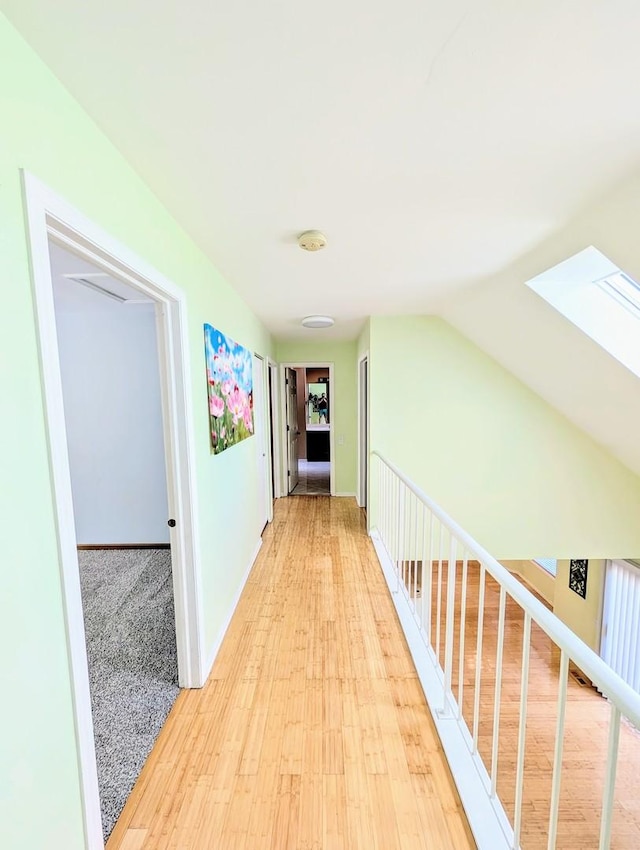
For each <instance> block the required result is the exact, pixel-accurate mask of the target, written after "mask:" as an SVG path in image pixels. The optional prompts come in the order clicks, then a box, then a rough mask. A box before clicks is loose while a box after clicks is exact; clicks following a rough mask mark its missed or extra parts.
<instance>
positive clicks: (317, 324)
mask: <svg viewBox="0 0 640 850" xmlns="http://www.w3.org/2000/svg"><path fill="white" fill-rule="evenodd" d="M302 324H303V326H304V327H305V328H330V327H331V326H332V325H333V324H334V320H333V319H332V318H331V316H305V318H304V319H303V320H302Z"/></svg>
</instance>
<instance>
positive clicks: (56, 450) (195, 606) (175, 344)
mask: <svg viewBox="0 0 640 850" xmlns="http://www.w3.org/2000/svg"><path fill="white" fill-rule="evenodd" d="M23 185H24V195H25V204H26V211H27V227H28V239H29V249H30V256H31V265H32V279H33V291H34V302H35V306H36V318H37V330H38V339H39V348H40V367H41V374H42V389H43V398H44V403H45V415H46V425H47V436H48V442H49V456H50V467H51V482H52V498H53V504H54V510H55V515H56V525H57V536H58V550H59V553H60V571H61V588H62V595H63V600H64V607H65V626H66V631H67V644H68V651H69V665H70V674H71V686H72V697H73V707H74V716H75V731H76V741H77V748H78V761H79V772H80V783H81V795H82V809H83V817H84V823H85V834H86V846H87V847H88V848H89V850H97V849H98V848H102V847H103V846H104V841H103V831H102V816H101V810H100V794H99V786H98V771H97V766H96V745H95V741H96V739H95V731H96V730H95V729H94V723H93V718H92V711H91V691H90V683H89V666H88V659H87V645H86V641H85V625H84V617H83V604H82V593H81V584H80V571H79V559H78V550H77V543H78V539H77V537H76V515H75V511H74V501H73V490H72V481H71V472H70V459H69V449H68V445H67V438H66V420H65V408H64V403H63V386H62V377H61V361H60V350H59V344H58V334H57V326H56V313H55V304H54V290H53V281H52V273H51V265H50V252H49V244H50V242H53V243H55V244H56V245H57V246H58V247H61V248H64V249H66V250H68V251H69V252H70V253H71V254H72V255H74V256H75V257H77V258H80V259H82V260H85V261H87V262H89V263H91V264H92V265H93V266H95V268H96V269H97V271H96V274H106V275H108V276H110V277H113V278H114V279H117V280H118V281H120V282H122V283H124V284H126V285H127V286H130V287H132V288H133V289H134V290H135V291H136V293H137V294H138V295H139V296H140V298H141V299H142V300H144V299H145V298H146V299H149V300H150V302H151V304H152V307H153V311H154V322H155V328H156V333H157V344H158V345H157V363H158V366H159V383H160V396H161V398H160V404H161V416H162V423H163V428H162V444H163V457H164V463H165V493H166V507H167V510H166V511H165V522H167V520H169V522H168V524H167V525H166V528H167V531H168V539H169V545H170V547H171V549H170V551H171V570H170V573H171V579H170V582H169V583H170V584H171V588H172V595H173V600H174V605H175V617H174V633H175V644H176V658H177V678H178V683H179V685H180V686H181V687H201V686H202V684H204V680H205V677H206V672H207V671H206V669H205V662H204V652H203V639H202V627H201V624H202V610H201V609H202V598H201V590H200V577H199V569H198V563H197V554H196V553H197V551H198V547H197V539H198V535H197V523H196V505H195V481H194V478H193V475H194V472H193V471H194V469H195V464H194V458H195V452H194V449H193V445H192V431H193V429H192V424H191V409H192V404H191V390H190V386H191V382H190V379H189V374H188V361H187V359H186V351H187V350H188V346H187V341H186V316H185V299H184V295H183V294H182V292H181V291H180V290H178V289H177V288H176V287H174V286H173V285H172V284H171V283H170V281H168V280H166V279H165V278H163V277H162V276H161V275H160V274H159V273H158V272H157V271H156V270H155V269H153V268H152V267H150V266H148V265H147V264H146V263H145V262H144V261H143V260H141V259H140V258H138V257H137V256H136V255H135V254H133V253H132V252H130V251H129V250H128V249H126V248H125V247H124V246H122V245H121V244H120V243H118V242H117V241H116V240H114V239H113V238H112V237H111V236H110V235H109V234H107V233H105V232H104V231H103V230H101V229H100V228H99V227H97V226H96V225H95V224H93V223H92V222H90V221H89V220H88V219H86V218H85V217H84V216H83V215H82V214H81V213H79V212H78V211H77V210H74V209H73V208H72V207H70V206H69V205H68V204H67V203H66V202H65V201H64V200H63V199H62V198H60V197H59V196H57V195H56V194H55V193H53V192H52V191H51V190H49V189H48V188H47V187H46V186H43V184H41V183H40V182H39V181H37V180H36V179H35V178H33V177H32V176H31V175H29V174H26V173H24V174H23ZM88 280H89V282H90V283H91V282H92V283H94V284H97V286H98V287H99V286H100V284H99V283H97V280H96V279H94V280H93V281H91V279H88ZM88 289H91V287H88ZM100 297H102V295H101V296H100ZM132 300H135V299H132ZM99 401H100V395H99V389H98V391H97V392H96V393H94V394H93V396H92V398H91V399H90V400H89V402H90V403H94V404H99ZM144 542H146V541H144ZM150 542H152V543H154V544H155V543H157V542H159V541H155V540H152V541H150Z"/></svg>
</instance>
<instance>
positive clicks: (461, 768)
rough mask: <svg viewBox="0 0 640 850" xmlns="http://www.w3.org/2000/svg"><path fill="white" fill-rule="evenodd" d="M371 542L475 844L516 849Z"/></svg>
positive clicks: (380, 550) (376, 541)
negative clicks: (444, 704) (444, 710)
mask: <svg viewBox="0 0 640 850" xmlns="http://www.w3.org/2000/svg"><path fill="white" fill-rule="evenodd" d="M371 540H372V542H373V545H374V548H375V550H376V554H377V556H378V561H379V562H380V566H381V568H382V572H383V575H384V577H385V580H386V582H387V586H388V588H389V593H390V596H391V599H392V600H393V604H394V605H395V608H396V611H397V613H398V619H399V620H400V624H401V626H402V630H403V632H404V635H405V637H406V639H407V645H408V646H409V651H410V652H411V657H412V658H413V663H414V664H415V667H416V672H417V674H418V678H419V679H420V684H421V685H422V690H423V692H424V695H425V698H426V700H427V704H428V706H429V710H430V711H431V716H432V717H433V722H434V724H435V727H436V729H437V731H438V735H439V737H440V741H441V743H442V749H443V750H444V752H445V755H446V757H447V761H448V763H449V767H450V769H451V775H452V776H453V778H454V780H455V783H456V786H457V788H458V793H459V794H460V799H461V801H462V804H463V806H464V810H465V814H466V816H467V820H468V821H469V826H470V827H471V831H472V832H473V837H474V839H475V841H476V844H477V845H478V847H479V848H491V850H511V848H512V844H511V843H510V842H509V840H508V838H507V836H508V835H509V834H510V833H511V835H513V830H512V829H511V826H510V825H509V820H508V818H507V816H506V813H505V811H504V809H503V807H502V804H501V803H500V800H499V798H498V797H497V796H495V797H493V798H490V797H489V796H488V794H487V792H486V786H487V785H488V784H489V783H490V780H489V777H488V775H487V772H486V769H485V767H484V764H483V763H482V760H481V759H480V756H479V755H476V756H474V755H473V754H472V753H471V751H470V748H469V745H468V742H467V741H465V738H464V734H463V732H462V729H461V727H460V725H459V723H458V720H457V715H456V714H455V713H454V712H451V711H450V712H446V713H445V712H443V710H442V705H443V693H444V691H443V681H442V676H441V674H439V671H438V666H437V659H436V658H435V655H434V653H433V650H431V649H429V651H428V652H425V642H424V639H423V638H422V636H421V634H420V627H419V626H418V624H417V622H416V620H415V617H414V616H413V611H412V609H411V606H410V603H409V600H408V598H407V596H406V595H405V594H404V593H402V592H401V591H399V590H398V589H397V588H398V579H397V575H396V571H395V569H394V566H393V563H392V561H391V559H390V558H389V555H388V553H387V550H386V548H385V546H384V544H383V543H382V541H381V539H380V535H379V533H378V530H377V529H372V531H371Z"/></svg>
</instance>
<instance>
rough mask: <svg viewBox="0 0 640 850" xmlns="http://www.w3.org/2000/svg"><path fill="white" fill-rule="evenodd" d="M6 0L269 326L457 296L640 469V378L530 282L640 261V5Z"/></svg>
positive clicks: (521, 368)
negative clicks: (559, 267) (304, 234)
mask: <svg viewBox="0 0 640 850" xmlns="http://www.w3.org/2000/svg"><path fill="white" fill-rule="evenodd" d="M0 8H2V10H3V11H4V12H5V13H6V15H7V16H8V18H9V20H10V21H12V22H13V23H14V25H15V26H16V27H17V28H18V30H19V31H20V32H21V33H22V34H23V35H24V37H25V38H26V39H27V41H28V42H30V43H31V45H32V46H33V47H34V48H35V50H36V51H37V52H38V53H39V54H40V55H41V57H42V58H43V60H44V61H45V62H46V63H47V64H48V65H49V66H50V67H51V69H52V70H53V71H54V73H55V74H56V75H57V76H58V77H59V78H60V80H61V81H62V82H63V83H64V85H65V86H66V87H67V88H68V89H69V90H70V91H71V93H72V94H73V95H74V96H75V97H76V98H77V99H78V101H79V102H80V104H81V105H82V106H83V108H84V109H85V110H86V111H87V112H88V113H89V115H90V116H92V117H93V119H94V120H95V121H96V122H97V123H98V125H99V126H101V127H102V129H103V130H104V131H105V133H106V134H107V135H108V136H109V137H110V138H111V139H112V141H113V142H114V143H115V145H116V146H117V147H118V148H119V149H120V150H121V151H122V153H123V154H124V156H125V157H126V158H127V160H128V161H129V162H130V163H131V164H132V166H133V167H134V168H135V169H136V170H137V171H138V173H139V174H140V175H141V176H142V177H143V178H144V179H145V180H146V182H147V183H148V184H149V185H150V186H151V188H152V189H153V190H154V191H155V193H156V194H157V195H158V197H159V198H160V200H161V201H163V202H164V203H165V205H166V206H167V208H168V209H169V210H170V211H171V213H172V214H173V215H174V217H175V218H176V219H177V220H178V222H179V223H180V224H181V225H182V226H183V227H184V228H185V230H186V231H187V232H188V233H189V234H190V235H191V237H192V238H193V239H194V240H195V241H196V242H197V243H198V244H199V245H200V246H201V248H203V249H204V251H205V252H206V253H207V254H208V255H209V257H210V258H211V260H212V261H213V263H214V264H215V265H216V266H217V267H218V268H219V269H220V270H221V271H222V272H223V274H224V275H225V276H226V277H227V279H228V280H229V282H230V283H231V284H232V285H233V286H234V287H235V288H236V289H237V290H238V291H239V292H240V293H241V294H242V295H243V296H244V298H245V299H246V301H247V302H248V303H249V304H250V305H251V306H252V308H253V309H254V310H255V312H256V313H257V315H258V316H259V317H260V318H261V319H262V320H263V321H264V323H265V324H266V326H267V327H268V328H269V330H270V331H271V332H272V333H273V334H274V335H275V336H277V337H279V338H281V339H295V338H298V337H300V338H302V337H304V338H307V339H309V338H313V339H318V338H319V337H317V335H316V336H313V337H310V334H313V333H314V332H309V331H304V330H303V329H301V328H300V325H299V321H300V319H301V317H302V316H304V315H307V314H310V313H317V312H320V313H329V314H331V315H334V316H335V317H336V320H337V321H336V326H335V328H334V329H333V330H331V331H329V332H322V333H323V337H322V338H324V339H340V338H342V339H349V338H353V337H354V336H355V335H356V334H357V332H358V330H359V328H360V327H361V325H362V323H363V320H364V317H365V316H367V315H372V314H374V315H375V314H383V315H385V314H387V315H388V314H403V313H438V314H442V315H444V316H445V317H446V318H447V319H448V320H449V321H450V322H451V323H452V324H453V325H455V326H456V327H457V328H458V329H460V330H461V331H463V332H464V333H465V334H467V335H468V336H469V337H470V338H471V339H473V340H474V341H475V342H476V343H477V344H478V345H480V346H481V347H482V348H483V349H485V350H486V351H488V352H489V353H490V354H492V355H493V356H494V357H495V358H496V359H497V360H499V361H500V362H501V363H503V364H504V365H505V366H506V367H507V368H508V369H510V370H511V371H512V372H514V373H515V374H516V375H517V376H519V377H520V378H521V379H522V380H523V381H525V382H526V383H527V384H529V385H530V386H531V387H533V388H534V389H535V390H536V391H537V392H539V393H540V395H542V396H543V397H544V398H545V399H547V400H548V401H550V402H551V403H552V404H554V405H555V406H556V407H558V408H559V409H560V410H562V411H563V412H564V413H565V414H566V415H567V416H568V417H569V418H570V419H572V420H573V421H574V422H576V424H578V425H579V426H580V427H582V428H583V429H584V430H586V431H587V432H588V433H590V434H591V435H592V436H593V437H594V438H595V439H596V440H598V441H599V442H601V443H603V444H605V445H606V446H608V447H609V448H610V449H611V451H612V452H613V453H614V454H615V455H617V456H618V457H619V458H620V459H621V460H622V461H623V462H624V463H625V464H627V465H629V466H630V467H632V468H633V469H635V470H636V471H638V472H640V445H639V441H637V439H636V437H635V434H636V431H637V429H636V428H634V425H633V423H637V422H638V421H640V419H639V414H640V393H639V387H638V381H637V380H636V379H635V378H633V377H632V376H631V375H630V374H628V373H627V372H626V370H624V368H623V367H621V366H620V365H619V364H617V363H616V362H615V361H613V360H611V358H609V356H608V355H606V354H605V353H604V352H600V351H599V350H598V349H597V347H596V346H595V345H594V344H593V343H592V342H591V341H589V340H588V339H586V338H584V337H582V335H581V334H580V332H579V331H577V330H576V329H575V328H573V327H572V326H571V325H570V324H569V323H568V322H566V321H565V320H563V319H562V318H561V317H559V316H557V315H555V314H554V313H553V310H552V309H551V308H550V307H548V305H546V304H543V303H542V301H540V300H539V299H538V298H537V296H535V294H534V293H532V292H530V291H529V290H527V289H526V288H525V287H524V285H523V284H524V281H525V280H526V279H527V278H529V277H533V276H534V275H536V274H538V273H540V272H541V271H543V270H544V269H545V268H548V267H549V266H550V265H553V264H554V263H557V262H559V261H560V260H562V259H564V258H565V257H566V256H568V255H569V254H570V253H572V252H574V251H577V250H580V249H581V248H583V247H585V246H586V245H588V244H594V245H596V247H598V248H600V250H602V251H603V252H604V253H606V254H608V255H610V256H611V257H612V259H614V260H615V261H616V262H617V263H618V264H619V265H620V266H621V267H622V268H624V269H625V270H626V271H629V272H630V273H632V274H636V276H640V256H638V252H637V251H636V249H635V248H634V247H633V246H634V245H635V244H636V243H637V241H638V240H637V238H636V236H635V233H633V229H632V227H631V226H630V223H629V222H628V221H627V220H626V219H625V212H624V210H623V207H624V206H625V204H624V203H623V201H622V200H621V199H622V197H623V195H624V186H623V188H622V189H621V190H620V192H621V193H622V194H620V199H619V201H611V202H607V203H601V202H600V201H599V199H600V197H601V196H602V195H603V194H606V193H607V192H609V191H610V190H611V187H612V186H615V185H616V184H618V183H620V182H621V181H624V179H625V177H626V175H629V174H635V173H640V171H639V169H640V110H639V109H638V108H637V80H638V79H640V51H638V50H637V45H638V43H640V13H639V12H638V8H637V3H636V2H635V0H610V1H609V2H603V1H602V0H563V2H558V0H521V2H518V3H506V2H503V0H485V2H475V0H464V1H463V0H450V2H447V3H444V2H436V0H399V2H395V3H389V2H382V0H380V2H373V3H372V2H371V0H366V2H365V0H325V2H323V3H322V4H318V5H316V6H309V5H304V4H302V5H301V4H299V3H295V2H293V0H276V1H275V2H271V3H258V2H247V0H239V2H227V3H221V2H219V0H218V1H217V2H215V0H214V2H211V0H189V2H187V3H185V2H178V0H165V2H162V3H157V4H155V5H153V6H152V7H151V6H149V4H148V3H147V2H144V0H111V2H109V3H103V4H97V3H87V2H86V0H57V2H56V3H51V2H50V0H0ZM634 185H635V186H636V188H637V182H636V183H635V184H634ZM616 197H617V196H616ZM627 202H628V203H627V212H628V213H629V214H632V215H634V216H635V221H636V222H637V221H638V212H640V211H639V210H638V209H636V206H635V204H633V203H631V202H630V201H629V198H628V197H627ZM617 204H619V205H620V206H619V208H618V206H617ZM612 205H613V206H612ZM612 209H613V210H614V211H615V210H617V212H616V214H615V216H614V217H613V218H610V217H608V213H607V212H606V210H609V211H611V210H612ZM307 228H320V229H322V230H324V231H325V233H326V234H327V236H328V239H329V245H328V247H327V248H326V249H325V250H324V251H322V252H320V253H318V254H306V253H304V252H302V251H301V250H300V249H299V248H298V247H297V245H296V241H295V239H296V235H297V234H298V233H299V232H300V231H302V230H304V229H307ZM315 333H316V334H317V333H318V332H315Z"/></svg>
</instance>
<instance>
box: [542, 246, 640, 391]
mask: <svg viewBox="0 0 640 850" xmlns="http://www.w3.org/2000/svg"><path fill="white" fill-rule="evenodd" d="M527 286H529V287H530V288H531V289H533V290H534V292H537V293H538V295H540V296H541V297H542V298H544V299H545V301H547V303H549V304H551V306H552V307H555V309H556V310H558V311H559V312H560V313H562V315H563V316H565V317H566V318H567V319H569V321H570V322H572V323H573V324H574V325H576V327H578V328H580V330H581V331H583V332H584V333H586V334H587V335H588V336H590V337H591V339H593V340H594V341H595V342H597V343H598V344H599V345H600V346H602V348H604V349H605V350H606V351H608V352H609V354H611V355H612V356H613V357H615V358H616V360H618V361H619V362H620V363H622V364H623V365H624V366H626V367H627V369H630V370H631V371H632V372H634V373H635V374H636V375H637V376H638V377H640V324H638V322H639V321H640V285H639V284H638V283H637V282H636V281H635V280H634V279H633V278H632V277H630V275H628V274H627V273H626V272H624V271H622V269H620V268H618V266H616V264H615V263H613V262H612V261H611V260H610V259H609V258H608V257H605V255H604V254H603V253H602V252H601V251H598V249H597V248H594V247H593V246H591V247H589V248H585V249H584V251H580V252H579V253H578V254H575V255H574V256H573V257H570V258H569V259H568V260H564V261H563V262H562V263H559V264H558V265H557V266H553V268H551V269H548V271H546V272H543V273H542V274H540V275H538V276H537V277H534V278H533V279H532V280H529V281H527Z"/></svg>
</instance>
